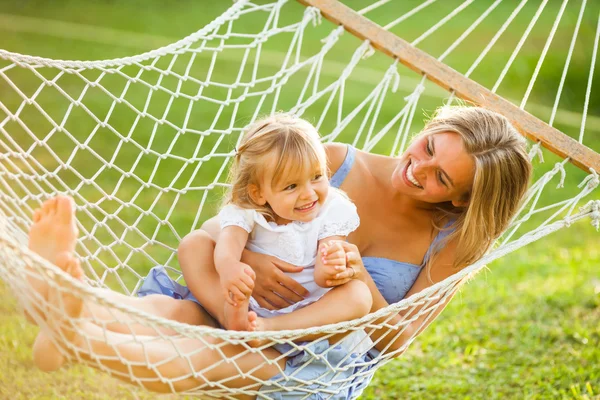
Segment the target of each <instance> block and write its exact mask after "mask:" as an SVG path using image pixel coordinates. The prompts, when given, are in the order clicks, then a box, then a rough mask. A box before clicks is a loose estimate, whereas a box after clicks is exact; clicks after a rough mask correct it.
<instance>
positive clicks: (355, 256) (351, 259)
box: [346, 251, 362, 264]
mask: <svg viewBox="0 0 600 400" xmlns="http://www.w3.org/2000/svg"><path fill="white" fill-rule="evenodd" d="M346 262H347V264H357V263H360V264H362V258H361V256H360V253H358V252H354V251H347V252H346Z"/></svg>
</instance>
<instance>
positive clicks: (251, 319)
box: [248, 311, 269, 347]
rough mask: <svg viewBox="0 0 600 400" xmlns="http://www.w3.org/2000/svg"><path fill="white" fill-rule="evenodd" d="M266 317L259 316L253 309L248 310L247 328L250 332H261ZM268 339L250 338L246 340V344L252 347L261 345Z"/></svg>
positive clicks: (264, 327)
mask: <svg viewBox="0 0 600 400" xmlns="http://www.w3.org/2000/svg"><path fill="white" fill-rule="evenodd" d="M266 323H267V319H265V318H261V317H259V316H258V315H256V313H255V312H254V311H248V330H249V331H250V332H261V331H266V330H268V329H266ZM268 341H269V340H267V339H252V340H250V341H248V344H249V345H250V346H252V347H261V346H263V345H264V344H266V343H267V342H268Z"/></svg>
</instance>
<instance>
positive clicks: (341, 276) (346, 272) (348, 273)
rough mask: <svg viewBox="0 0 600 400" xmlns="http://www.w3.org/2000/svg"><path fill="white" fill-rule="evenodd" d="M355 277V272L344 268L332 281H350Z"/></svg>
mask: <svg viewBox="0 0 600 400" xmlns="http://www.w3.org/2000/svg"><path fill="white" fill-rule="evenodd" d="M355 276H356V271H355V270H353V269H352V268H346V269H345V270H343V271H342V272H338V273H337V274H336V275H335V277H334V278H333V279H348V280H350V279H352V278H354V277H355Z"/></svg>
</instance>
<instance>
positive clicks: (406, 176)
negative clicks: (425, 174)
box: [402, 160, 423, 189]
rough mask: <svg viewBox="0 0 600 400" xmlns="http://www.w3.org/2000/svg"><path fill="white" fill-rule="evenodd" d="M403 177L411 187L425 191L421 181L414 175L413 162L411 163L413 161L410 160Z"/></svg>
mask: <svg viewBox="0 0 600 400" xmlns="http://www.w3.org/2000/svg"><path fill="white" fill-rule="evenodd" d="M402 177H403V178H404V181H405V182H406V183H407V184H408V185H409V186H414V187H416V188H419V189H423V186H421V184H420V183H419V181H418V180H417V179H416V178H415V176H414V175H413V169H412V162H411V160H408V163H407V164H406V168H404V173H403V174H402Z"/></svg>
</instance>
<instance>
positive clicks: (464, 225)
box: [421, 106, 532, 267]
mask: <svg viewBox="0 0 600 400" xmlns="http://www.w3.org/2000/svg"><path fill="white" fill-rule="evenodd" d="M442 132H454V133H457V134H458V135H460V137H461V138H462V141H463V144H464V147H465V150H466V152H467V153H468V154H469V155H470V156H471V157H472V158H473V160H474V162H475V176H474V178H473V185H472V188H471V190H470V192H468V193H465V194H464V200H465V201H468V204H467V206H465V207H453V206H452V205H451V204H445V205H444V206H441V207H440V208H439V211H440V212H439V214H438V215H437V218H436V227H437V228H438V229H439V228H440V226H438V225H439V224H441V223H442V221H448V218H450V220H454V222H453V223H452V225H451V226H450V227H449V229H451V230H452V233H451V234H450V235H448V236H447V238H446V239H445V240H444V241H443V242H444V243H447V242H448V241H450V240H453V239H456V238H457V239H458V246H457V250H456V257H455V262H454V266H455V267H461V266H465V265H469V264H472V263H473V262H475V261H477V260H478V259H479V258H481V257H482V256H483V255H484V254H485V253H486V251H487V250H488V249H489V248H490V247H491V246H492V244H493V242H494V240H496V239H497V238H498V236H500V234H501V233H502V232H503V231H504V230H506V228H507V227H508V225H509V223H510V221H511V220H512V218H513V217H514V215H515V214H516V212H517V211H518V209H519V206H520V204H521V201H522V199H523V196H524V194H525V192H526V191H527V187H528V185H529V179H530V175H531V169H532V167H531V163H530V161H529V156H528V154H527V144H526V141H525V138H524V137H523V136H521V135H520V134H519V132H517V130H516V129H515V128H514V127H513V126H512V125H511V123H510V122H509V120H508V119H507V118H506V117H504V116H502V115H500V114H498V113H496V112H493V111H490V110H486V109H484V108H481V107H467V106H444V107H441V108H439V109H438V110H437V111H436V113H435V115H434V116H433V118H432V119H431V120H430V121H429V122H428V123H427V124H426V125H425V128H424V129H423V131H422V132H421V134H424V135H433V134H436V133H442ZM444 243H438V244H437V246H436V248H435V249H434V254H435V253H436V252H437V251H439V250H440V249H441V248H442V247H443V244H444Z"/></svg>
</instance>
